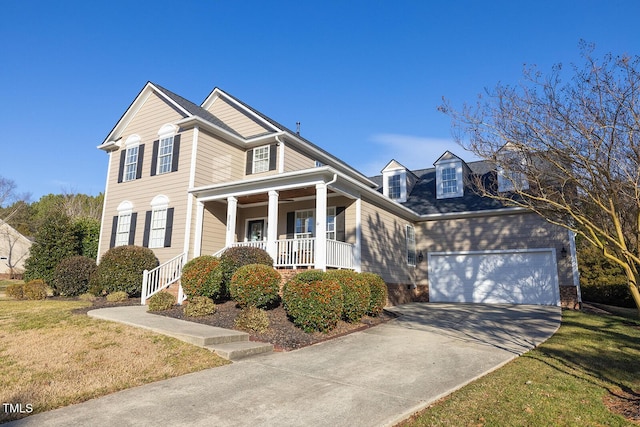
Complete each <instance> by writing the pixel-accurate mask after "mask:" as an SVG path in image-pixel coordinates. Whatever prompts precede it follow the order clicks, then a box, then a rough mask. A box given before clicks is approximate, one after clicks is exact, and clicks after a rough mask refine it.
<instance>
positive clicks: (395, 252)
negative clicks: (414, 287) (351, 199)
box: [361, 200, 415, 284]
mask: <svg viewBox="0 0 640 427" xmlns="http://www.w3.org/2000/svg"><path fill="white" fill-rule="evenodd" d="M361 214H362V216H361V229H362V255H361V257H362V271H365V272H371V273H376V274H379V275H380V276H381V277H382V278H383V279H384V281H385V282H387V283H401V284H409V283H412V281H413V277H414V274H415V271H414V270H415V267H412V266H409V265H407V254H406V237H405V226H406V225H411V223H410V222H409V221H406V220H404V219H403V218H400V217H398V216H396V215H394V214H392V213H389V212H387V211H384V210H382V209H380V208H378V207H376V206H375V205H373V204H371V203H369V202H367V201H365V200H363V201H362V204H361Z"/></svg>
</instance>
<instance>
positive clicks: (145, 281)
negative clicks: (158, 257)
mask: <svg viewBox="0 0 640 427" xmlns="http://www.w3.org/2000/svg"><path fill="white" fill-rule="evenodd" d="M186 258H187V254H186V253H182V254H180V255H178V256H177V257H175V258H172V259H170V260H169V261H167V262H165V263H163V264H160V265H159V266H157V267H156V268H154V269H153V270H145V271H144V273H143V275H142V293H141V295H140V303H141V304H142V305H145V303H146V302H147V300H148V299H149V298H150V297H151V296H152V295H154V294H156V293H158V292H160V291H161V290H163V289H166V288H168V287H169V286H171V285H172V284H173V283H176V282H177V281H178V280H180V276H181V275H182V267H183V266H184V264H185V261H186ZM178 302H179V303H180V302H181V301H178Z"/></svg>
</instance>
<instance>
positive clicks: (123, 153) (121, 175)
mask: <svg viewBox="0 0 640 427" xmlns="http://www.w3.org/2000/svg"><path fill="white" fill-rule="evenodd" d="M126 157H127V150H123V151H121V152H120V168H119V169H118V182H122V181H123V178H124V161H125V159H126Z"/></svg>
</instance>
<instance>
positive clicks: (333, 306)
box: [282, 279, 344, 332]
mask: <svg viewBox="0 0 640 427" xmlns="http://www.w3.org/2000/svg"><path fill="white" fill-rule="evenodd" d="M343 299H344V297H343V292H342V287H341V286H340V283H338V281H336V280H333V279H325V280H322V281H319V280H318V281H315V282H311V283H306V282H303V281H296V280H290V281H288V282H287V283H286V284H285V285H284V289H283V291H282V301H283V303H284V309H285V310H286V312H287V315H289V317H291V319H292V320H293V323H294V324H295V325H296V326H297V327H299V328H302V329H303V330H304V331H305V332H314V331H330V330H331V329H333V328H335V327H336V325H337V324H338V321H339V320H340V316H341V315H342V309H343Z"/></svg>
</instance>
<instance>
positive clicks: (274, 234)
mask: <svg viewBox="0 0 640 427" xmlns="http://www.w3.org/2000/svg"><path fill="white" fill-rule="evenodd" d="M277 240H278V192H277V191H274V190H271V191H269V216H268V217H267V252H268V253H269V255H271V258H273V261H274V262H277V261H278V258H277V257H278V243H277Z"/></svg>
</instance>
